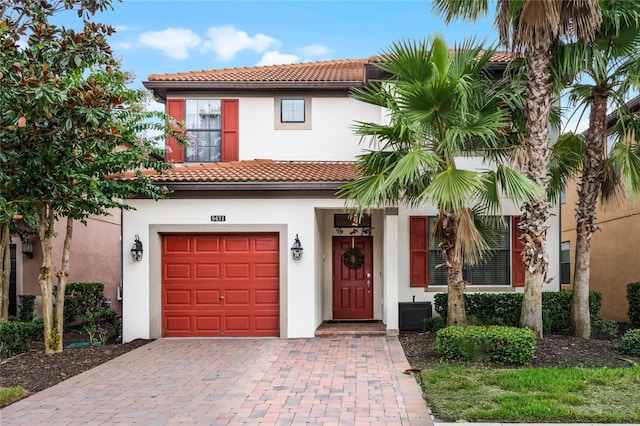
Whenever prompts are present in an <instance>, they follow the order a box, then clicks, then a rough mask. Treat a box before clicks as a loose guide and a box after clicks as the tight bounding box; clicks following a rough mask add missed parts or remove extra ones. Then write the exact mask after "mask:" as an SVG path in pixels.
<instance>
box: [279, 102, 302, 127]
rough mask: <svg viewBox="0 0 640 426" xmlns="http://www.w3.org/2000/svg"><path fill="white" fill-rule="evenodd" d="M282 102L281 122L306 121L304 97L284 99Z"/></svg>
mask: <svg viewBox="0 0 640 426" xmlns="http://www.w3.org/2000/svg"><path fill="white" fill-rule="evenodd" d="M280 102H281V106H280V122H281V123H304V116H305V114H304V99H282V100H281V101H280Z"/></svg>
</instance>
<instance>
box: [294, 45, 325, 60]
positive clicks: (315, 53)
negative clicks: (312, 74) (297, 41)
mask: <svg viewBox="0 0 640 426" xmlns="http://www.w3.org/2000/svg"><path fill="white" fill-rule="evenodd" d="M296 53H297V54H298V55H300V56H302V57H305V58H326V57H328V56H329V54H330V53H331V49H329V48H328V47H327V46H323V45H321V44H311V45H309V46H305V47H303V48H300V49H296Z"/></svg>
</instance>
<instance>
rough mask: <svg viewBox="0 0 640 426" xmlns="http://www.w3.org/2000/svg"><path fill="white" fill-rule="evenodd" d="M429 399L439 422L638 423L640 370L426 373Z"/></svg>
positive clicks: (449, 369)
mask: <svg viewBox="0 0 640 426" xmlns="http://www.w3.org/2000/svg"><path fill="white" fill-rule="evenodd" d="M419 381H420V383H421V386H422V389H423V391H424V394H425V399H426V400H427V404H428V406H429V408H430V409H431V410H432V411H433V414H434V416H435V417H436V419H438V420H439V421H447V422H454V421H457V420H466V421H475V422H480V421H494V422H496V421H499V422H529V423H531V422H533V423H553V422H558V423H640V366H636V367H633V368H592V369H590V368H562V369H561V368H513V369H509V368H495V367H489V366H484V367H483V366H457V365H456V366H453V365H448V364H442V365H441V366H439V367H433V368H427V369H424V370H422V373H421V377H420V378H419Z"/></svg>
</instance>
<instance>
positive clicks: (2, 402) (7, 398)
mask: <svg viewBox="0 0 640 426" xmlns="http://www.w3.org/2000/svg"><path fill="white" fill-rule="evenodd" d="M23 392H24V389H22V387H20V386H15V387H12V388H0V407H4V406H6V405H9V404H10V403H11V402H12V401H13V400H14V399H16V398H17V397H18V396H20V395H22V393H23Z"/></svg>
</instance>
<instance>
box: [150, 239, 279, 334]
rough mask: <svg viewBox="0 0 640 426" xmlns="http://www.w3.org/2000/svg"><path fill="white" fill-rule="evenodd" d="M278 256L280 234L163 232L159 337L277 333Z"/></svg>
mask: <svg viewBox="0 0 640 426" xmlns="http://www.w3.org/2000/svg"><path fill="white" fill-rule="evenodd" d="M278 259H279V250H278V234H228V235H222V234H200V235H164V236H163V238H162V334H163V336H165V337H187V336H191V337H193V336H201V337H210V336H279V335H280V306H279V300H280V297H279V274H278V271H279V267H278Z"/></svg>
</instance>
